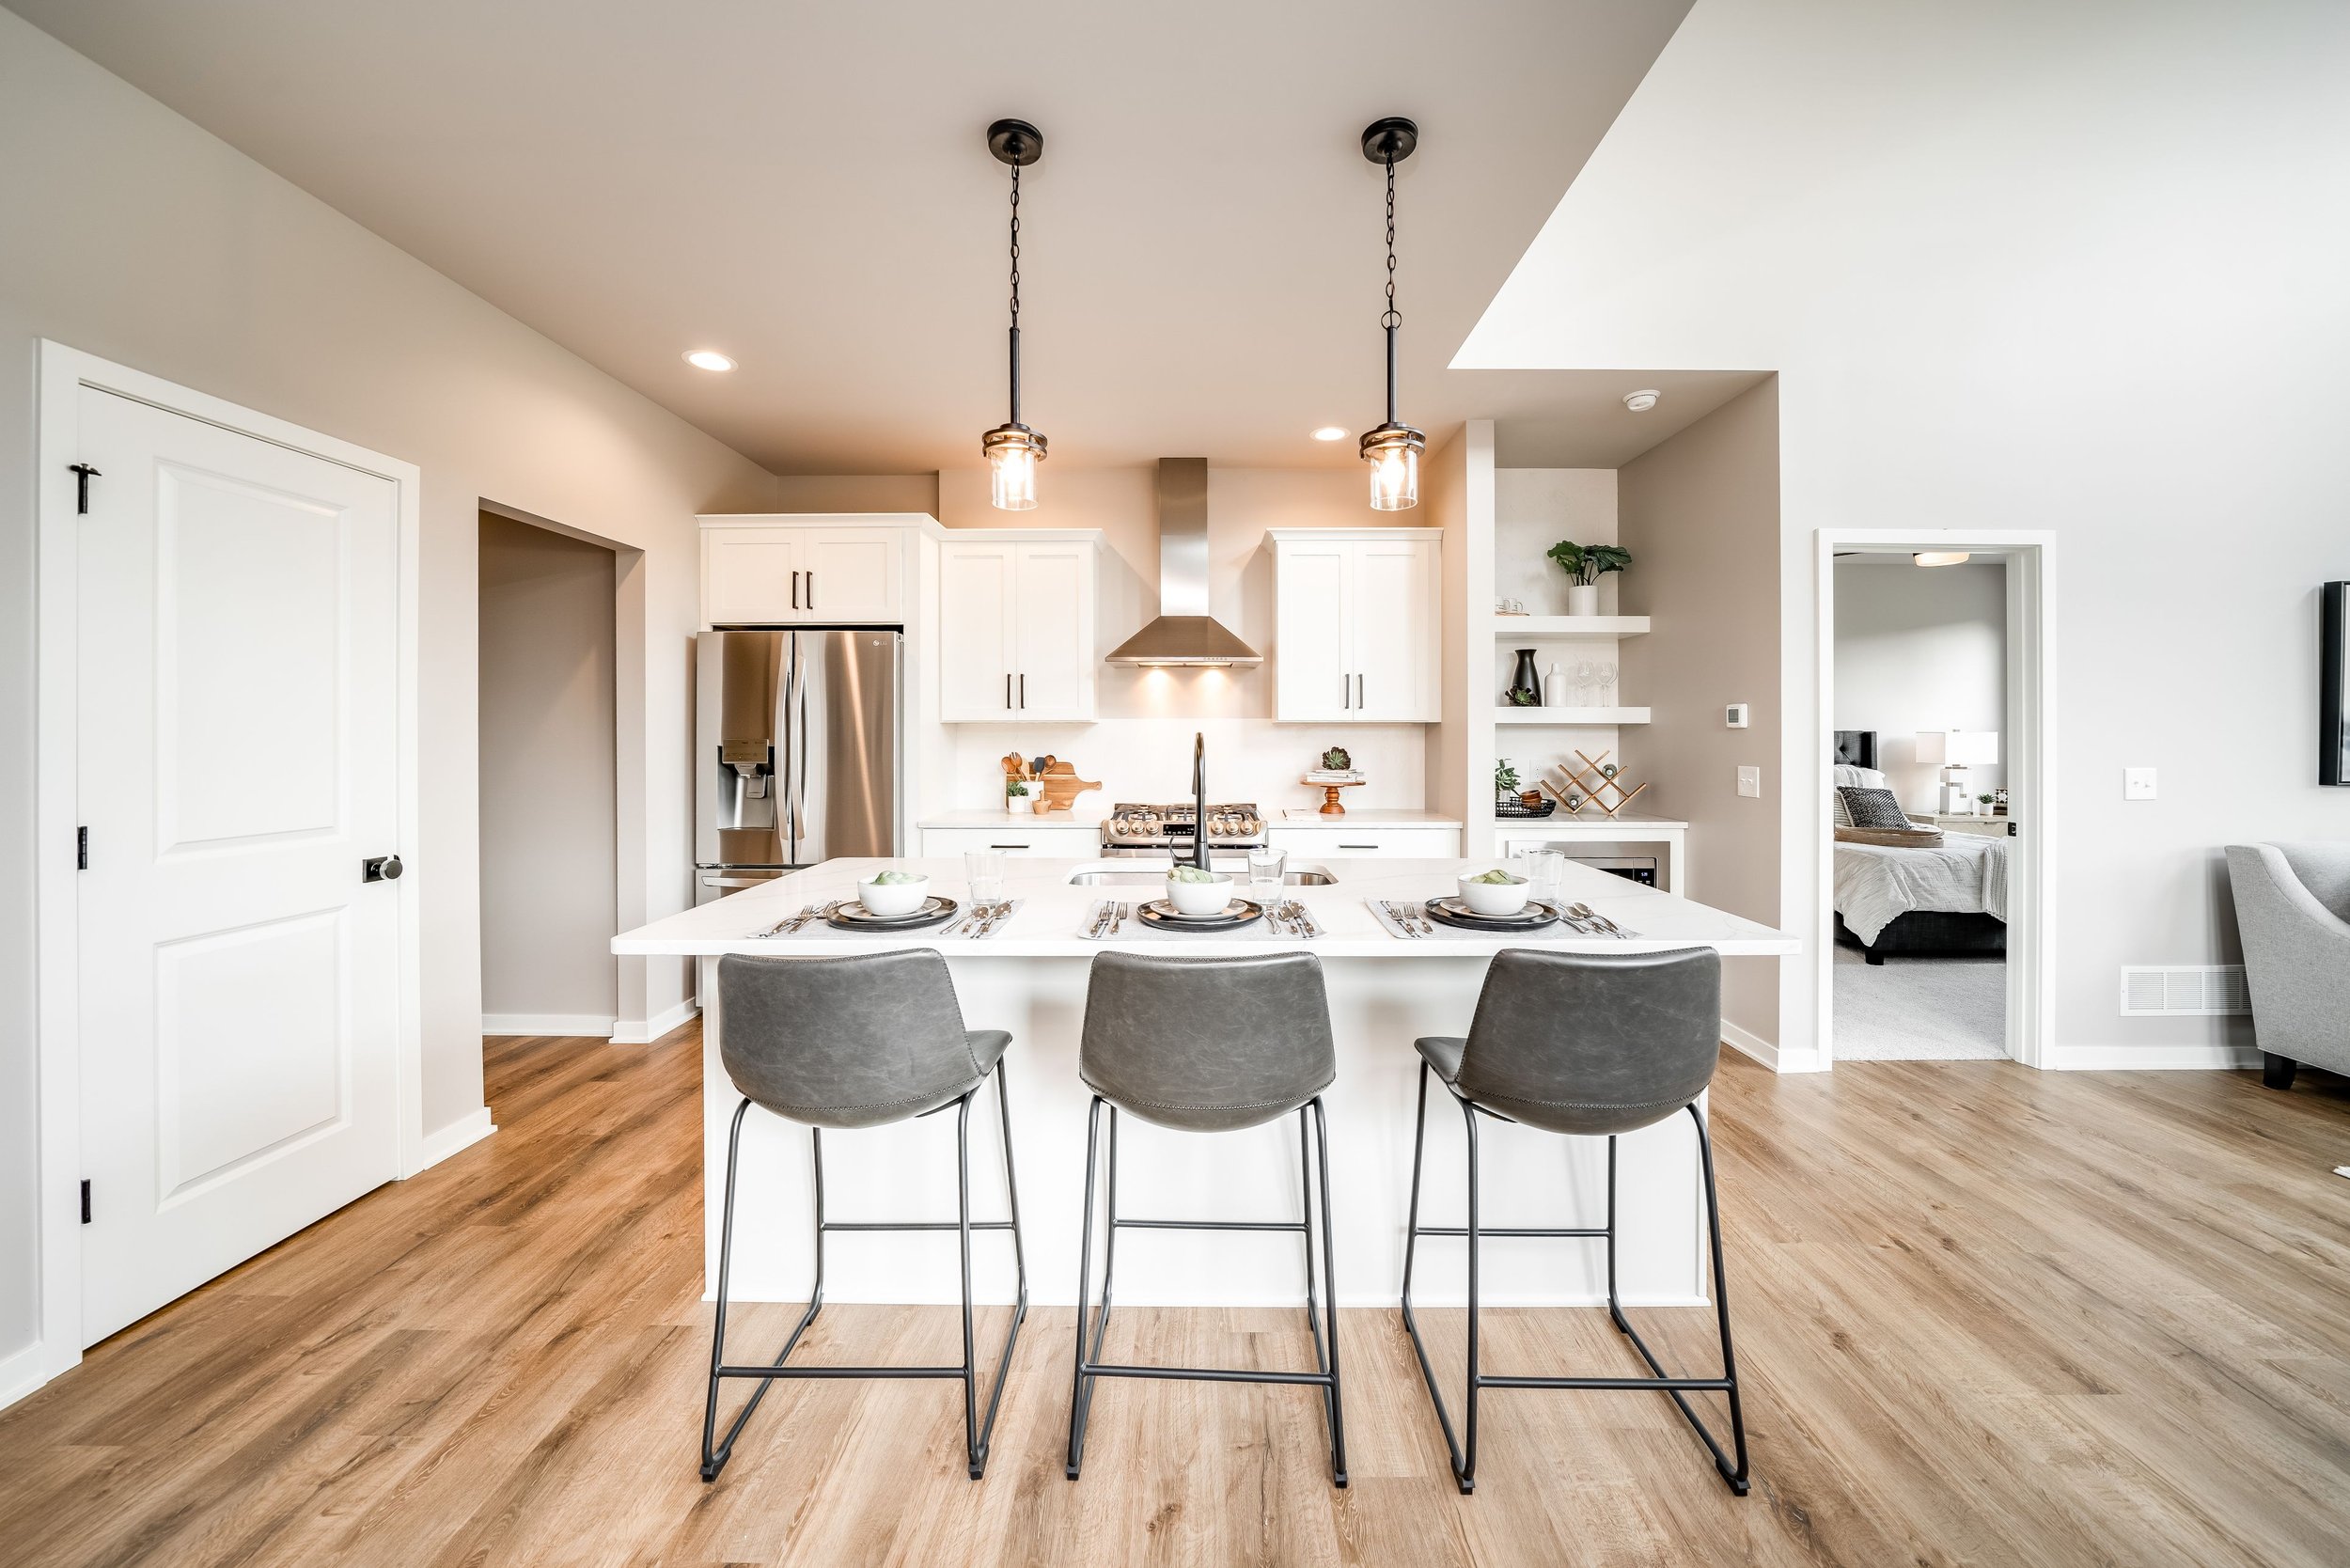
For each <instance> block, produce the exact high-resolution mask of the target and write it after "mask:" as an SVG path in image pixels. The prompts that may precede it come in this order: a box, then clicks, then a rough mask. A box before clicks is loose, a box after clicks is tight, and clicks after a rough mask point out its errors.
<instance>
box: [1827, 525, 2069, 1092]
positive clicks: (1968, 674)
mask: <svg viewBox="0 0 2350 1568" xmlns="http://www.w3.org/2000/svg"><path fill="white" fill-rule="evenodd" d="M2052 548H2053V541H2052V539H2051V538H2050V537H2049V536H2047V535H2045V534H2020V533H1984V534H1969V535H1959V534H1954V533H1944V532H1935V533H1917V534H1910V533H1900V532H1890V531H1875V530H1869V531H1862V530H1823V531H1822V533H1821V535H1820V560H1819V572H1820V583H1819V617H1820V625H1819V634H1820V647H1819V671H1820V700H1819V705H1818V710H1817V713H1818V724H1819V731H1820V732H1819V734H1818V737H1817V744H1818V745H1819V747H1820V754H1821V755H1822V757H1823V776H1824V779H1825V790H1824V791H1823V796H1824V798H1823V799H1822V801H1821V803H1820V804H1821V811H1822V815H1823V817H1824V818H1825V822H1824V823H1823V824H1822V828H1821V856H1820V858H1821V866H1820V883H1819V886H1820V887H1821V889H1822V898H1821V901H1820V903H1821V909H1820V924H1819V930H1818V946H1817V949H1816V952H1817V962H1818V965H1819V975H1818V985H1819V993H1818V994H1819V998H1820V1004H1819V1016H1820V1043H1821V1049H1822V1053H1823V1058H1824V1060H1825V1061H1827V1062H1831V1063H1832V1062H1834V1061H1838V1060H1846V1061H1851V1060H1884V1059H1903V1060H1916V1059H1932V1060H1966V1059H1970V1058H1971V1059H1983V1060H1999V1059H2013V1060H2017V1061H2023V1062H2026V1063H2029V1064H2030V1065H2034V1066H2039V1065H2045V1054H2046V1047H2047V1042H2048V1036H2049V1029H2048V1024H2047V1010H2048V1005H2049V999H2048V996H2047V987H2046V983H2045V976H2046V972H2047V969H2046V957H2045V953H2046V940H2047V933H2048V930H2049V926H2048V918H2047V916H2048V911H2047V903H2046V894H2047V885H2048V877H2047V862H2048V855H2049V847H2050V828H2051V823H2050V816H2049V811H2048V802H2049V790H2048V776H2047V775H2048V761H2047V759H2048V755H2049V752H2048V745H2047V742H2048V735H2047V725H2048V706H2047V700H2046V694H2047V691H2048V689H2049V685H2050V674H2051V672H2050V669H2049V654H2050V650H2049V642H2048V637H2047V635H2046V632H2047V627H2046V617H2047V604H2048V597H2049V595H2048V588H2049V582H2050V575H2051V562H2050V559H2049V556H2050V552H2051V550H2052Z"/></svg>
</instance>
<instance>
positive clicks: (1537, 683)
mask: <svg viewBox="0 0 2350 1568" xmlns="http://www.w3.org/2000/svg"><path fill="white" fill-rule="evenodd" d="M1517 653H1518V668H1517V673H1516V674H1514V675H1512V676H1511V677H1510V700H1511V701H1512V703H1514V704H1515V705H1516V706H1518V707H1520V708H1538V707H1540V706H1542V701H1543V678H1542V676H1541V675H1539V674H1537V673H1536V672H1535V669H1534V651H1533V650H1532V649H1530V648H1521V649H1519V650H1518V651H1517Z"/></svg>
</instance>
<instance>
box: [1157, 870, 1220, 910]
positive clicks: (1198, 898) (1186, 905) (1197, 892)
mask: <svg viewBox="0 0 2350 1568" xmlns="http://www.w3.org/2000/svg"><path fill="white" fill-rule="evenodd" d="M1167 902H1169V903H1171V904H1173V905H1174V906H1175V913H1176V914H1178V915H1221V914H1223V913H1224V906H1225V905H1226V904H1228V903H1230V902H1232V879H1231V878H1230V877H1229V876H1218V877H1213V878H1211V879H1210V880H1208V881H1206V882H1178V881H1176V880H1175V879H1174V878H1173V877H1168V878H1167Z"/></svg>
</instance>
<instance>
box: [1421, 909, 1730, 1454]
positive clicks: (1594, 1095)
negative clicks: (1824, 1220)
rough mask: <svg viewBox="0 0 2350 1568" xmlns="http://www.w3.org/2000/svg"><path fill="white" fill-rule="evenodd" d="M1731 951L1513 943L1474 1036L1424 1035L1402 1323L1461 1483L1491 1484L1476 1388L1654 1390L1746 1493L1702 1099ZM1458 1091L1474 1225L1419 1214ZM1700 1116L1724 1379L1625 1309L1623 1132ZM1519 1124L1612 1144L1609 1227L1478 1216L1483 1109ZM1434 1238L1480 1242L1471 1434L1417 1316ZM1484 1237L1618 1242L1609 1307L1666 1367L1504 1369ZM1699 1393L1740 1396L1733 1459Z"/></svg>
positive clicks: (1495, 970)
mask: <svg viewBox="0 0 2350 1568" xmlns="http://www.w3.org/2000/svg"><path fill="white" fill-rule="evenodd" d="M1721 1015H1722V965H1721V956H1720V955H1719V954H1718V953H1716V952H1715V951H1714V950H1713V949H1710V948H1691V949H1680V950H1677V951H1673V952H1653V953H1564V952H1537V951H1532V950H1528V949H1509V950H1506V951H1503V952H1499V953H1496V954H1495V955H1494V961H1493V963H1492V964H1491V965H1490V966H1489V967H1488V968H1487V969H1486V971H1485V985H1484V989H1483V991H1482V992H1481V994H1480V995H1479V996H1478V998H1477V1012H1476V1015H1475V1017H1474V1018H1473V1019H1472V1020H1471V1021H1470V1023H1469V1032H1468V1035H1467V1037H1466V1038H1465V1039H1463V1038H1458V1037H1453V1036H1437V1037H1432V1038H1429V1039H1425V1040H1421V1041H1420V1042H1418V1045H1419V1054H1420V1070H1419V1123H1418V1130H1417V1131H1416V1132H1415V1133H1414V1134H1413V1137H1412V1202H1411V1222H1410V1223H1411V1228H1410V1231H1409V1234H1408V1235H1407V1237H1406V1239H1405V1241H1404V1245H1403V1326H1404V1327H1405V1329H1406V1330H1408V1331H1409V1332H1410V1334H1411V1336H1412V1348H1413V1349H1414V1350H1416V1351H1417V1352H1418V1354H1419V1370H1420V1375H1421V1376H1422V1377H1424V1378H1426V1379H1427V1382H1428V1397H1429V1398H1430V1399H1432V1400H1434V1402H1435V1404H1436V1419H1437V1421H1438V1422H1439V1423H1440V1424H1442V1426H1443V1427H1444V1440H1445V1445H1446V1447H1448V1448H1449V1449H1450V1450H1452V1474H1453V1479H1454V1480H1455V1481H1456V1482H1458V1483H1459V1484H1460V1488H1461V1490H1462V1491H1463V1492H1473V1491H1475V1490H1476V1489H1477V1396H1478V1391H1479V1390H1480V1389H1483V1388H1653V1389H1658V1390H1661V1391H1663V1392H1664V1393H1666V1394H1669V1395H1670V1396H1671V1398H1672V1402H1673V1403H1675V1404H1676V1405H1679V1406H1680V1407H1681V1414H1682V1415H1683V1416H1684V1418H1686V1419H1687V1420H1688V1422H1689V1424H1690V1425H1691V1426H1692V1427H1695V1428H1696V1429H1697V1434H1698V1435H1699V1436H1700V1438H1702V1439H1703V1440H1704V1442H1705V1446H1706V1448H1707V1449H1708V1450H1710V1451H1711V1452H1712V1453H1713V1456H1714V1466H1715V1468H1716V1469H1717V1470H1719V1471H1720V1472H1721V1475H1722V1479H1723V1480H1724V1481H1726V1482H1729V1483H1730V1489H1731V1491H1732V1492H1733V1493H1736V1494H1737V1495H1738V1496H1740V1497H1744V1496H1746V1493H1747V1427H1746V1420H1745V1418H1744V1415H1743V1413H1742V1411H1741V1410H1740V1407H1739V1403H1738V1363H1737V1361H1736V1359H1735V1357H1734V1356H1733V1354H1732V1352H1731V1342H1730V1296H1729V1294H1728V1287H1727V1286H1726V1285H1725V1283H1724V1282H1723V1278H1722V1211H1721V1206H1720V1204H1719V1203H1718V1202H1717V1201H1716V1197H1715V1190H1714V1146H1713V1142H1712V1140H1711V1139H1710V1138H1709V1137H1707V1136H1706V1128H1705V1118H1704V1117H1703V1116H1702V1115H1700V1113H1699V1111H1698V1107H1697V1100H1698V1096H1699V1095H1700V1094H1702V1093H1704V1092H1705V1086H1706V1085H1707V1083H1709V1082H1710V1081H1711V1080H1712V1079H1713V1076H1714V1066H1715V1059H1716V1057H1717V1056H1718V1055H1719V1053H1720V1050H1721V1043H1720V1042H1721ZM1432 1074H1433V1075H1434V1077H1435V1078H1436V1079H1437V1080H1438V1081H1439V1082H1441V1083H1442V1084H1443V1085H1444V1086H1445V1088H1446V1089H1447V1090H1449V1091H1450V1092H1451V1095H1452V1098H1453V1100H1454V1102H1455V1103H1456V1104H1458V1105H1460V1107H1461V1114H1462V1117H1463V1119H1464V1120H1465V1121H1466V1123H1467V1125H1468V1224H1467V1225H1466V1226H1465V1227H1463V1226H1439V1225H1422V1224H1421V1223H1420V1222H1419V1170H1420V1155H1421V1151H1422V1149H1423V1147H1424V1146H1425V1144H1426V1142H1427V1137H1428V1080H1429V1078H1430V1076H1431V1075H1432ZM1683 1111H1686V1112H1687V1113H1688V1115H1689V1119H1690V1121H1694V1122H1695V1123H1696V1124H1697V1129H1698V1154H1699V1158H1700V1162H1701V1163H1702V1165H1703V1168H1704V1173H1705V1211H1706V1219H1707V1222H1708V1224H1709V1225H1710V1226H1711V1228H1712V1236H1713V1259H1714V1310H1715V1313H1716V1322H1717V1323H1718V1324H1719V1325H1720V1329H1721V1341H1722V1374H1721V1376H1719V1377H1676V1376H1674V1375H1672V1374H1670V1373H1669V1372H1666V1371H1665V1368H1664V1365H1663V1363H1662V1362H1660V1361H1658V1360H1657V1358H1656V1353H1655V1352H1654V1351H1653V1350H1651V1349H1650V1348H1649V1346H1648V1341H1645V1340H1643V1339H1641V1338H1640V1335H1639V1332H1638V1331H1637V1329H1635V1328H1634V1327H1633V1326H1632V1324H1631V1322H1630V1320H1628V1319H1627V1318H1625V1316H1624V1315H1623V1304H1622V1301H1620V1300H1619V1299H1618V1297H1617V1294H1616V1139H1617V1138H1618V1137H1622V1135H1624V1134H1626V1133H1635V1132H1637V1131H1639V1130H1640V1129H1641V1128H1643V1127H1647V1126H1651V1125H1653V1124H1654V1123H1656V1122H1659V1121H1664V1120H1665V1119H1666V1118H1668V1117H1670V1116H1674V1115H1677V1114H1679V1113H1681V1112H1683ZM1481 1116H1482V1117H1490V1118H1492V1119H1493V1120H1495V1121H1515V1122H1520V1123H1523V1124H1524V1125H1526V1126H1528V1127H1538V1128H1541V1129H1543V1131H1546V1132H1553V1133H1566V1134H1569V1135H1572V1136H1575V1137H1606V1139H1607V1223H1606V1225H1605V1226H1601V1227H1596V1228H1592V1227H1581V1228H1576V1227H1529V1226H1512V1227H1508V1228H1504V1227H1501V1226H1492V1225H1480V1224H1479V1222H1478V1215H1477V1201H1478V1192H1477V1185H1478V1180H1477V1119H1478V1118H1479V1117H1481ZM1422 1236H1465V1237H1467V1238H1468V1408H1467V1419H1466V1421H1465V1442H1464V1440H1463V1438H1462V1437H1459V1436H1456V1435H1454V1433H1453V1430H1452V1417H1451V1415H1450V1413H1449V1412H1448V1411H1447V1410H1446V1409H1445V1403H1444V1395H1443V1394H1441V1393H1439V1392H1438V1391H1437V1389H1436V1373H1435V1369H1434V1367H1432V1366H1431V1365H1430V1364H1429V1360H1428V1347H1427V1345H1426V1344H1425V1343H1424V1342H1422V1341H1421V1339H1420V1332H1419V1324H1418V1320H1417V1319H1415V1318H1414V1317H1413V1315H1412V1265H1413V1262H1414V1261H1415V1258H1416V1255H1417V1253H1418V1246H1419V1238H1420V1237H1422ZM1485 1236H1584V1237H1594V1238H1605V1239H1606V1243H1607V1312H1608V1316H1610V1317H1611V1318H1613V1319H1614V1320H1615V1325H1616V1326H1617V1327H1618V1328H1619V1329H1621V1330H1622V1331H1623V1333H1624V1334H1625V1335H1626V1336H1627V1337H1629V1338H1630V1339H1631V1341H1632V1344H1633V1348H1635V1349H1636V1350H1637V1351H1638V1352H1639V1353H1640V1359H1642V1360H1643V1361H1646V1362H1647V1363H1648V1366H1649V1370H1650V1371H1651V1372H1653V1373H1655V1375H1654V1376H1653V1377H1501V1376H1493V1375H1488V1374H1485V1373H1483V1372H1481V1371H1480V1370H1479V1367H1478V1360H1477V1250H1478V1243H1479V1241H1480V1239H1481V1238H1482V1237H1485ZM1699 1391H1712V1392H1717V1393H1724V1394H1727V1395H1729V1397H1730V1427H1731V1442H1732V1445H1733V1447H1734V1449H1735V1450H1736V1458H1735V1459H1734V1460H1733V1459H1732V1458H1731V1457H1730V1456H1729V1455H1727V1454H1725V1453H1724V1452H1723V1451H1722V1446H1721V1444H1720V1443H1719V1442H1718V1441H1716V1439H1715V1436H1714V1435H1713V1433H1711V1432H1709V1431H1708V1430H1706V1426H1705V1423H1704V1422H1703V1421H1701V1420H1700V1419H1698V1414H1697V1412H1696V1410H1694V1409H1692V1408H1691V1407H1690V1404H1689V1395H1690V1394H1692V1393H1695V1392H1699Z"/></svg>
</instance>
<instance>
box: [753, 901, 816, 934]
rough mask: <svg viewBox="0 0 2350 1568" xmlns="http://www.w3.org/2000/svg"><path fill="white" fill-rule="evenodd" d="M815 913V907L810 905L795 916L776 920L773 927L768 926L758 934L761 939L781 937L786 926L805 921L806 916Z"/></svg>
mask: <svg viewBox="0 0 2350 1568" xmlns="http://www.w3.org/2000/svg"><path fill="white" fill-rule="evenodd" d="M815 912H816V906H815V905H814V904H812V903H811V904H809V905H808V906H807V908H806V909H803V910H801V911H800V912H799V914H797V915H786V916H785V917H783V918H782V919H780V920H777V921H776V923H775V924H774V925H772V926H769V927H768V928H767V929H766V930H765V931H762V932H760V933H759V934H760V936H761V937H768V936H781V935H782V934H783V932H784V928H785V927H786V926H789V925H791V922H792V921H794V920H801V919H806V918H807V917H808V916H810V915H813V914H814V913H815Z"/></svg>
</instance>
